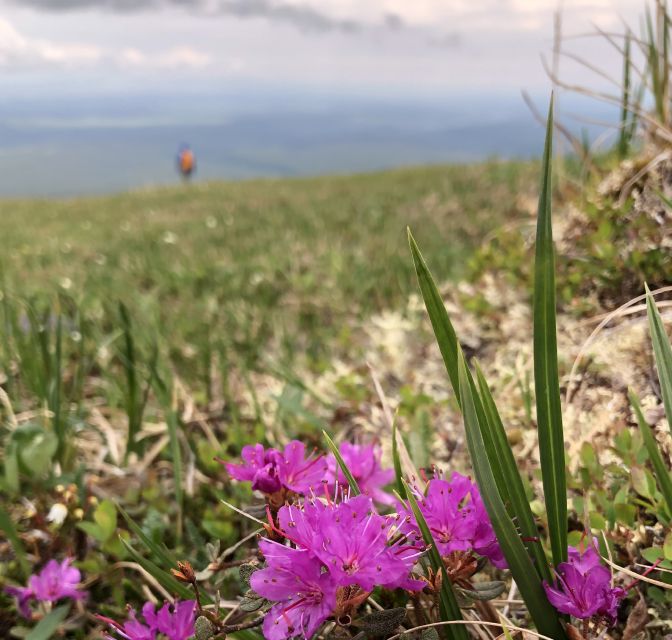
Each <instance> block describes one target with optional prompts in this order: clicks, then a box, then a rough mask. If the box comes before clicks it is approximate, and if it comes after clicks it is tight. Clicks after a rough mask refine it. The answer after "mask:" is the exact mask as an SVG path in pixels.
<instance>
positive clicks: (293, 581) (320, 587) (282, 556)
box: [250, 540, 337, 640]
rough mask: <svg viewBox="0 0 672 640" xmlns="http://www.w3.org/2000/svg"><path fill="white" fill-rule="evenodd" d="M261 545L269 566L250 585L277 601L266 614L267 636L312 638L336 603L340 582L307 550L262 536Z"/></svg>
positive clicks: (268, 639)
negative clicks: (284, 544) (265, 538)
mask: <svg viewBox="0 0 672 640" xmlns="http://www.w3.org/2000/svg"><path fill="white" fill-rule="evenodd" d="M259 547H260V549H261V551H262V553H263V554H264V557H265V558H266V563H267V567H266V568H265V569H261V570H259V571H255V572H254V573H253V574H252V577H251V579H250V586H251V587H252V588H253V589H254V590H255V591H256V592H257V593H258V594H259V595H261V596H263V597H264V598H268V599H269V600H275V601H277V602H276V604H275V605H274V606H273V607H272V608H271V609H270V611H269V612H268V613H267V614H266V617H265V618H264V626H263V629H264V637H265V638H266V640H283V639H284V638H291V637H293V636H297V635H302V636H303V637H304V638H310V637H311V636H312V635H313V634H314V633H315V632H316V631H317V630H318V628H319V627H320V625H321V624H322V623H323V622H324V621H325V620H326V619H327V618H328V617H329V616H330V615H331V614H332V612H333V611H334V608H335V607H336V588H337V585H336V583H335V582H334V581H333V580H332V578H331V576H330V575H329V574H328V573H326V572H323V571H322V563H321V562H320V561H319V560H318V559H317V558H316V557H315V556H313V555H312V554H311V553H310V552H309V551H307V550H304V549H290V548H289V547H285V546H283V545H281V544H278V543H276V542H271V541H270V540H262V541H261V542H260V543H259Z"/></svg>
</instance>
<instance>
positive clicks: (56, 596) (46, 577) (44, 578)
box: [5, 558, 88, 618]
mask: <svg viewBox="0 0 672 640" xmlns="http://www.w3.org/2000/svg"><path fill="white" fill-rule="evenodd" d="M71 562H72V560H71V559H70V558H66V559H65V560H63V561H62V562H60V563H59V562H57V561H56V560H49V562H47V564H46V565H45V566H44V567H43V568H42V570H41V571H40V572H39V573H37V574H34V575H32V576H30V578H29V580H28V586H27V587H11V586H10V587H5V592H6V593H8V594H9V595H11V596H14V597H15V598H16V604H17V609H18V610H19V613H21V615H22V616H23V617H24V618H31V617H32V612H31V610H30V602H31V601H37V602H50V603H52V604H53V603H55V602H58V601H59V600H64V599H68V598H69V599H71V600H83V599H84V598H86V596H87V595H88V594H87V592H86V591H81V590H80V588H79V583H80V582H81V579H82V575H81V574H80V572H79V570H78V569H75V567H73V566H71Z"/></svg>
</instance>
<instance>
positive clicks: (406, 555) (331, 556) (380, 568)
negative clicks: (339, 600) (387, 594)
mask: <svg viewBox="0 0 672 640" xmlns="http://www.w3.org/2000/svg"><path fill="white" fill-rule="evenodd" d="M390 524H391V523H390V521H389V520H388V519H387V518H384V517H382V516H379V515H378V514H377V513H376V512H375V509H374V507H373V502H372V500H371V498H369V497H368V496H363V495H360V496H357V497H356V498H352V499H350V500H348V501H347V502H343V503H341V504H339V505H338V506H337V507H335V508H334V509H331V510H328V511H325V512H324V513H323V514H322V516H321V518H320V524H319V530H318V536H317V538H316V540H315V541H314V543H313V546H312V550H313V552H314V553H315V554H316V555H317V556H318V557H319V558H320V559H321V560H322V562H324V564H325V565H326V566H327V568H328V569H329V572H330V574H331V576H332V578H333V579H334V580H335V581H336V582H337V584H338V585H339V586H343V587H345V586H348V585H352V584H356V585H359V586H360V587H361V588H362V589H364V590H365V591H371V590H372V589H373V588H374V587H375V586H382V587H387V588H389V589H395V588H397V587H401V588H404V589H418V588H422V586H423V583H421V582H419V581H415V580H411V579H410V578H409V573H410V570H411V568H412V566H413V564H415V560H416V559H417V556H418V553H417V551H416V550H415V549H410V548H408V547H397V546H390V545H389V544H388V534H389V531H390Z"/></svg>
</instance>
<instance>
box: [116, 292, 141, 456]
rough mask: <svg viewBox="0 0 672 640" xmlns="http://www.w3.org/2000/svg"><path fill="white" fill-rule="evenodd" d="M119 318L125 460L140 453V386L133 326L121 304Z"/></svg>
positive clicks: (125, 308) (121, 303)
mask: <svg viewBox="0 0 672 640" xmlns="http://www.w3.org/2000/svg"><path fill="white" fill-rule="evenodd" d="M119 316H120V318H121V329H122V332H123V338H124V345H123V353H122V354H121V356H122V357H121V362H122V365H123V367H124V372H125V374H126V415H127V417H128V442H127V444H126V460H128V455H129V454H130V453H140V451H141V447H140V444H139V443H138V442H137V441H136V439H137V435H138V432H139V431H140V428H141V426H142V425H141V420H139V416H138V405H139V402H140V395H141V394H140V385H139V383H138V374H137V362H136V348H135V340H134V339H133V325H132V323H131V315H130V313H129V312H128V308H127V307H126V305H125V304H124V303H123V302H120V303H119Z"/></svg>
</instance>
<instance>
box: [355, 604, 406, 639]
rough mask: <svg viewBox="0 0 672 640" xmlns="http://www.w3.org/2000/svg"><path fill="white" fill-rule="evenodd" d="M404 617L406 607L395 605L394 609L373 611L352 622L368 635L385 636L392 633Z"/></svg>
mask: <svg viewBox="0 0 672 640" xmlns="http://www.w3.org/2000/svg"><path fill="white" fill-rule="evenodd" d="M405 619H406V609H405V608H404V607H396V608H394V609H385V610H383V611H374V612H373V613H369V614H368V615H366V616H364V617H363V618H359V620H356V621H355V622H354V623H353V624H354V626H356V627H358V628H359V629H361V630H362V631H364V632H366V633H367V634H368V635H371V636H374V637H386V636H389V635H390V634H392V633H394V632H395V630H396V629H397V627H399V625H400V624H401V623H402V622H403V621H404V620H405Z"/></svg>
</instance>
